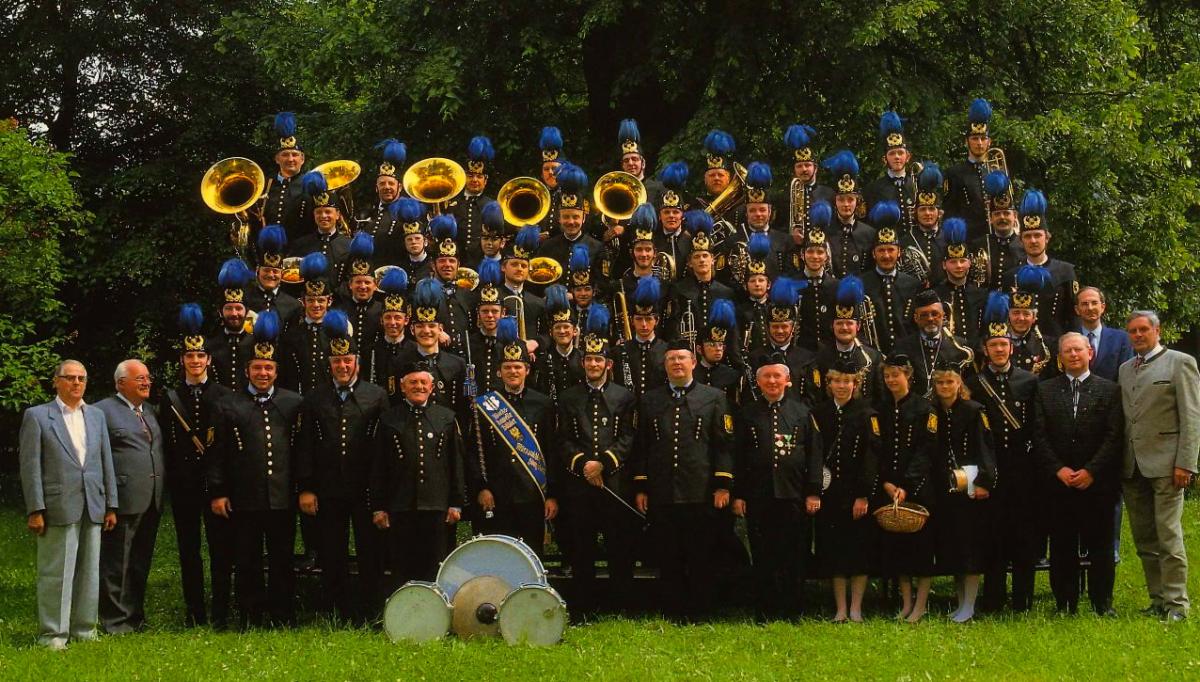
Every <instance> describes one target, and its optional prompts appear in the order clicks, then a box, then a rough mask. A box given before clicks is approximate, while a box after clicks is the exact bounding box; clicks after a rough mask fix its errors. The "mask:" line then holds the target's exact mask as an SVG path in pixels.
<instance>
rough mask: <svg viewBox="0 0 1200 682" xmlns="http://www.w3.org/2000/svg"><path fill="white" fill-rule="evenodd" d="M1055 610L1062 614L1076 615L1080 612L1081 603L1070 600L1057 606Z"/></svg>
mask: <svg viewBox="0 0 1200 682" xmlns="http://www.w3.org/2000/svg"><path fill="white" fill-rule="evenodd" d="M1054 612H1055V613H1057V614H1058V615H1060V616H1074V615H1075V614H1077V613H1079V605H1078V604H1072V603H1068V602H1062V603H1060V604H1059V605H1058V606H1056V607H1055V609H1054Z"/></svg>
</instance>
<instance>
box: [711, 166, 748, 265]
mask: <svg viewBox="0 0 1200 682" xmlns="http://www.w3.org/2000/svg"><path fill="white" fill-rule="evenodd" d="M701 203H703V200H702V201H701ZM745 204H746V167H745V166H743V165H742V164H740V163H734V164H733V173H731V174H730V178H729V185H728V186H727V187H725V189H724V190H722V191H721V193H720V194H718V195H717V197H716V198H715V199H713V200H712V201H711V202H709V203H708V204H707V205H706V206H705V207H704V210H705V211H706V212H707V213H708V214H709V215H710V216H712V218H713V237H712V238H713V244H714V245H717V246H719V245H720V244H721V243H722V242H724V241H725V240H726V239H727V238H728V237H729V235H730V234H732V233H733V225H732V224H731V223H730V222H729V218H731V217H732V216H733V212H734V211H736V210H737V209H738V208H740V207H742V206H744V205H745Z"/></svg>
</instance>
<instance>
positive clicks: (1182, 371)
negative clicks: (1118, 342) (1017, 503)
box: [1117, 310, 1200, 623]
mask: <svg viewBox="0 0 1200 682" xmlns="http://www.w3.org/2000/svg"><path fill="white" fill-rule="evenodd" d="M1125 329H1126V331H1127V332H1129V341H1130V344H1131V345H1132V346H1133V352H1134V353H1136V355H1134V357H1133V359H1132V360H1129V361H1127V362H1125V364H1123V365H1121V369H1120V370H1118V374H1117V376H1118V377H1119V380H1120V384H1121V401H1122V407H1123V409H1124V412H1125V438H1124V442H1125V457H1124V464H1123V466H1122V470H1121V477H1122V479H1124V480H1123V488H1122V493H1123V494H1124V496H1125V506H1126V507H1127V508H1128V509H1129V527H1130V530H1131V531H1133V543H1134V544H1135V545H1136V546H1137V553H1138V556H1139V557H1140V558H1141V560H1142V572H1143V573H1144V574H1145V576H1146V591H1147V592H1148V593H1149V595H1150V607H1149V608H1147V609H1146V613H1148V614H1151V615H1160V614H1161V615H1162V616H1163V618H1164V619H1165V620H1166V621H1167V622H1168V623H1172V622H1177V621H1182V620H1185V619H1186V618H1187V612H1188V606H1189V603H1188V594H1187V550H1186V549H1185V547H1184V544H1183V524H1182V520H1183V491H1184V489H1185V488H1187V487H1188V486H1189V485H1191V484H1192V479H1193V478H1194V477H1195V475H1196V470H1197V466H1196V455H1197V451H1198V450H1200V374H1198V373H1197V371H1196V359H1195V358H1193V357H1192V356H1190V355H1187V354H1186V353H1181V352H1179V351H1175V350H1169V349H1167V348H1164V347H1163V346H1162V344H1161V343H1159V321H1158V314H1157V313H1154V312H1153V311H1149V310H1135V311H1134V312H1133V313H1132V314H1131V315H1130V316H1129V322H1127V323H1126V325H1125Z"/></svg>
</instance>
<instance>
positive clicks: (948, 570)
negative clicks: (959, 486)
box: [926, 493, 995, 575]
mask: <svg viewBox="0 0 1200 682" xmlns="http://www.w3.org/2000/svg"><path fill="white" fill-rule="evenodd" d="M990 511H991V500H973V499H971V498H969V497H967V496H966V494H965V493H942V494H940V495H938V502H937V506H936V507H935V508H934V509H933V510H932V511H931V512H930V517H929V524H928V525H926V531H929V530H932V531H933V536H934V565H935V566H936V570H937V573H938V574H939V575H961V574H974V573H983V572H984V571H985V570H987V568H988V564H989V562H990V560H991V558H992V556H994V546H995V537H994V536H993V534H992V530H993V526H992V523H991V518H990Z"/></svg>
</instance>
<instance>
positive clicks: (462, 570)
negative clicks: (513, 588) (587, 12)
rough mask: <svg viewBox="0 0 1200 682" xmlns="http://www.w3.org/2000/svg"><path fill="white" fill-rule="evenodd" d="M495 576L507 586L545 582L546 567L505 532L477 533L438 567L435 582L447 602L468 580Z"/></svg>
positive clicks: (532, 553) (531, 551) (528, 549)
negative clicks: (497, 533) (444, 594)
mask: <svg viewBox="0 0 1200 682" xmlns="http://www.w3.org/2000/svg"><path fill="white" fill-rule="evenodd" d="M485 575H490V576H495V577H497V578H500V579H501V580H503V581H504V582H506V583H508V584H509V585H525V584H534V585H545V584H547V583H546V569H545V568H544V567H543V566H542V561H541V559H538V557H537V554H534V552H533V550H532V549H530V548H529V546H528V545H526V544H525V543H524V542H521V541H520V540H518V539H517V538H512V537H509V536H507V535H480V536H479V537H477V538H472V539H471V540H468V541H467V542H464V543H463V544H461V545H459V546H458V547H456V548H455V549H454V551H453V552H450V556H448V557H446V560H445V561H443V562H442V565H441V566H439V567H438V572H437V584H438V587H440V588H442V591H443V592H445V593H446V596H447V597H449V599H450V601H451V602H453V601H454V595H456V594H457V593H458V590H459V588H460V587H462V586H463V585H464V584H465V583H466V582H467V581H468V580H471V579H472V578H478V577H479V576H485Z"/></svg>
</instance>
